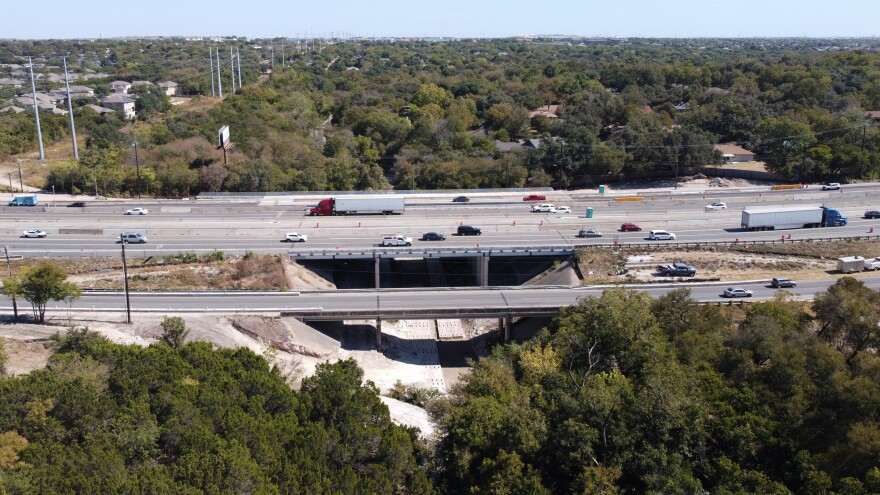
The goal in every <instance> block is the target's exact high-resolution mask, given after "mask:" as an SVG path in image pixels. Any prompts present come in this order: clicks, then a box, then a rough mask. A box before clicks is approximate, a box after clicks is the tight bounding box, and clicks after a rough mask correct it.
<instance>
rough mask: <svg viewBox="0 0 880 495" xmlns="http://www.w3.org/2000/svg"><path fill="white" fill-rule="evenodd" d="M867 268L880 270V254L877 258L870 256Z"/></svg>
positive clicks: (867, 260) (866, 263)
mask: <svg viewBox="0 0 880 495" xmlns="http://www.w3.org/2000/svg"><path fill="white" fill-rule="evenodd" d="M865 270H870V271H874V270H880V256H878V257H877V258H869V259H866V260H865Z"/></svg>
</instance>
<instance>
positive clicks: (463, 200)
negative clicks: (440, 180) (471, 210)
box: [452, 196, 471, 203]
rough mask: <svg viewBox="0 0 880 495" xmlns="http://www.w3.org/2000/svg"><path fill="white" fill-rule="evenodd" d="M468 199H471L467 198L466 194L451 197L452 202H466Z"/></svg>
mask: <svg viewBox="0 0 880 495" xmlns="http://www.w3.org/2000/svg"><path fill="white" fill-rule="evenodd" d="M470 200H471V198H469V197H467V196H456V197H454V198H452V202H453V203H468V202H470Z"/></svg>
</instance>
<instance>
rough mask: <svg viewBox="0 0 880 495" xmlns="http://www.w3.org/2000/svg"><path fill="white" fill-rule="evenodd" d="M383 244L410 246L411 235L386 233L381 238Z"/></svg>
mask: <svg viewBox="0 0 880 495" xmlns="http://www.w3.org/2000/svg"><path fill="white" fill-rule="evenodd" d="M382 245H383V246H412V237H406V236H403V235H400V234H395V235H386V236H385V237H383V238H382Z"/></svg>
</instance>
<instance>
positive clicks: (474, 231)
mask: <svg viewBox="0 0 880 495" xmlns="http://www.w3.org/2000/svg"><path fill="white" fill-rule="evenodd" d="M480 234H482V232H481V231H480V229H478V228H477V227H471V226H470V225H459V226H458V235H480Z"/></svg>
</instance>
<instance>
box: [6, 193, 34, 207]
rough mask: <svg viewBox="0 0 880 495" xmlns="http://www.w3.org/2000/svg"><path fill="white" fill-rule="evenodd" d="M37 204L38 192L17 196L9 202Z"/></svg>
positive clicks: (13, 203)
mask: <svg viewBox="0 0 880 495" xmlns="http://www.w3.org/2000/svg"><path fill="white" fill-rule="evenodd" d="M36 205H37V195H36V194H26V195H21V196H16V197H15V198H13V199H12V201H10V202H9V206H36Z"/></svg>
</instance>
